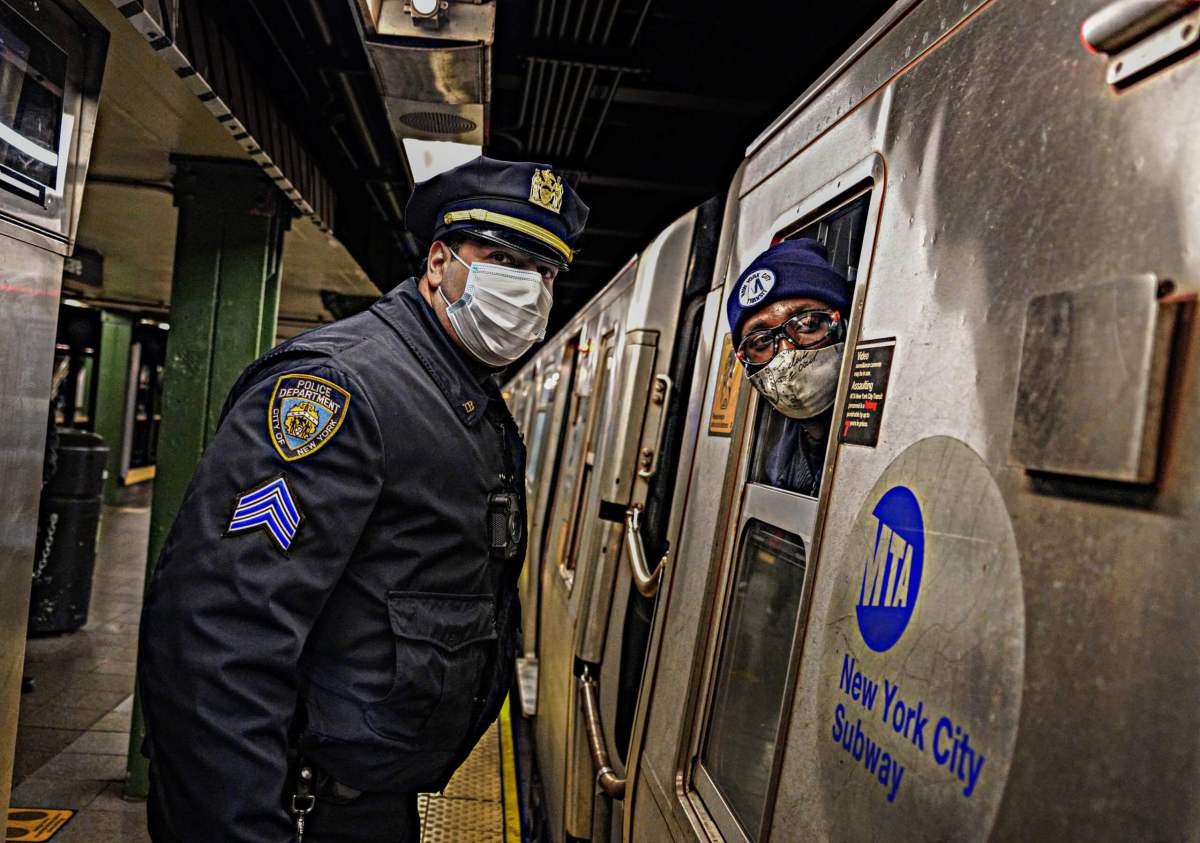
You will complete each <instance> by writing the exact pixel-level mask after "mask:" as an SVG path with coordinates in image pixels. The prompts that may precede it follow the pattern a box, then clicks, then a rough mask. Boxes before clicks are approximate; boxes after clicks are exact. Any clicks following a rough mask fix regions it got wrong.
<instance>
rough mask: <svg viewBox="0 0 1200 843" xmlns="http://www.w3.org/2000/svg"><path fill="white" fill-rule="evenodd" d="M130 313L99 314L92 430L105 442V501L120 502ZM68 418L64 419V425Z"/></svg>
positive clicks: (130, 330)
mask: <svg viewBox="0 0 1200 843" xmlns="http://www.w3.org/2000/svg"><path fill="white" fill-rule="evenodd" d="M132 337H133V317H131V316H126V315H125V314H124V313H112V312H110V311H107V310H106V311H103V312H102V313H101V314H100V379H99V381H98V382H97V384H96V418H95V420H94V422H93V425H94V430H95V431H96V432H97V433H99V434H100V435H101V436H103V437H104V443H105V444H106V445H108V479H107V480H106V481H104V502H105V503H108V504H115V503H119V495H120V492H121V449H122V447H123V445H124V442H125V411H126V404H127V403H128V398H129V346H130V342H131V340H132ZM70 425H71V420H70V419H68V420H67V426H68V427H69V426H70Z"/></svg>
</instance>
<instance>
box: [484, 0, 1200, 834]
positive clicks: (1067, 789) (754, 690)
mask: <svg viewBox="0 0 1200 843" xmlns="http://www.w3.org/2000/svg"><path fill="white" fill-rule="evenodd" d="M1198 25H1200V10H1197V7H1196V6H1195V5H1194V3H1187V2H1182V3H1181V2H1174V3H1173V2H1169V0H1167V2H1154V0H1150V1H1149V2H1126V1H1125V0H1122V2H1116V3H1111V2H1098V1H1097V0H1057V2H1054V0H1045V2H1042V1H1041V0H1039V2H1031V1H1030V0H990V1H989V2H979V0H967V2H964V0H921V2H908V1H906V2H900V3H897V4H896V6H895V7H893V8H892V10H891V11H890V12H889V13H888V14H887V15H886V16H885V17H884V18H883V19H882V20H880V21H879V22H878V24H877V25H876V26H875V27H874V28H873V29H872V30H871V31H870V32H868V33H866V34H865V35H864V36H863V38H862V39H861V40H860V41H859V42H858V43H857V44H856V45H855V46H854V47H853V48H852V49H851V50H850V51H849V52H848V53H847V54H846V55H845V56H843V58H842V59H840V60H839V61H838V62H837V64H836V65H835V66H834V67H832V68H831V69H830V71H829V72H828V73H827V74H826V75H825V76H824V77H823V78H822V79H821V80H819V81H818V82H817V83H816V84H815V85H814V86H813V87H812V88H811V89H810V90H809V91H808V92H806V93H805V94H804V95H803V96H802V97H801V99H800V100H799V101H798V102H797V103H796V104H795V105H794V106H793V107H792V108H790V109H789V110H788V111H787V112H786V113H785V114H784V115H783V116H781V117H780V118H779V120H778V121H776V123H775V124H774V125H772V126H771V127H770V128H769V129H768V131H766V132H765V133H764V134H763V135H762V136H761V138H760V139H759V140H758V141H756V142H755V143H754V144H753V145H752V146H751V148H750V149H749V150H748V153H747V157H746V160H745V162H744V163H743V165H742V166H741V168H740V169H739V171H738V173H737V175H736V177H735V179H734V181H733V184H732V185H731V187H730V189H729V191H728V195H727V197H725V199H724V202H723V203H721V204H718V203H717V202H716V201H714V202H711V203H709V204H707V205H704V206H701V207H700V208H698V209H696V210H694V211H693V212H691V213H689V214H687V215H685V216H684V217H682V218H681V219H680V220H678V221H677V222H675V223H674V224H673V225H672V226H670V227H669V228H668V229H667V230H666V231H665V232H663V233H662V234H661V235H660V236H659V237H658V238H657V239H656V240H654V241H653V242H652V243H651V244H650V245H649V246H648V247H647V248H646V249H645V251H644V252H643V253H641V254H640V255H639V256H638V257H637V258H635V259H634V260H632V261H631V262H630V263H629V265H628V266H627V267H626V268H625V269H624V270H623V271H622V272H621V273H620V274H619V275H618V276H617V278H615V279H614V280H613V282H612V283H611V284H610V285H609V286H608V287H607V288H606V289H605V290H604V291H602V292H601V293H600V294H599V295H598V296H597V297H596V298H595V299H594V300H593V301H592V302H591V303H590V305H589V306H588V307H587V308H585V310H584V311H583V312H581V313H580V314H579V315H578V316H577V317H576V318H575V319H574V321H573V322H572V323H571V324H570V325H569V326H568V327H567V328H566V329H564V330H563V331H562V332H561V333H559V334H558V335H557V336H556V337H555V338H553V339H552V340H551V341H550V342H548V343H547V344H546V346H545V347H544V348H543V349H542V350H541V351H540V352H539V354H538V355H537V357H536V358H535V359H534V360H532V361H531V362H530V363H529V364H528V365H526V366H525V367H524V368H523V369H521V371H519V372H518V373H516V375H515V376H514V377H513V378H512V379H511V380H510V381H509V383H508V384H507V386H506V389H507V392H508V393H509V395H510V396H511V397H510V403H511V406H512V408H513V411H514V415H515V416H516V417H517V420H518V423H519V424H520V425H521V426H522V429H523V431H524V435H525V438H526V442H527V445H528V448H529V455H530V461H529V488H528V491H529V495H530V503H531V506H530V524H529V527H530V536H531V542H530V544H531V551H530V558H529V559H528V561H527V565H526V571H525V576H524V580H523V584H522V591H523V600H524V605H525V610H526V621H525V641H524V644H525V650H526V655H525V658H524V659H522V661H521V665H520V670H521V674H522V689H521V690H522V693H521V697H522V699H521V701H522V705H523V707H524V710H525V713H526V715H527V716H528V717H529V718H530V722H531V724H532V732H533V736H534V741H533V743H534V745H535V747H536V760H537V767H538V770H539V773H540V777H541V781H542V790H543V791H544V798H545V805H544V809H545V815H546V818H547V820H548V822H547V831H548V837H549V838H550V839H552V840H555V841H560V840H564V839H571V838H589V839H597V840H608V839H612V840H615V839H622V838H623V839H626V840H637V841H660V840H692V839H725V840H775V841H785V840H786V841H790V840H870V839H884V838H886V839H898V840H984V839H994V840H1012V839H1020V840H1031V839H1038V840H1040V839H1095V840H1131V839H1139V840H1183V839H1195V838H1197V837H1198V836H1200V813H1198V809H1197V807H1196V806H1197V802H1196V800H1195V799H1194V793H1195V785H1194V782H1195V777H1196V775H1197V772H1198V767H1200V724H1198V722H1197V719H1198V718H1200V714H1198V713H1197V708H1196V706H1195V705H1194V701H1195V700H1196V699H1197V697H1198V696H1200V659H1197V650H1198V647H1200V612H1197V611H1196V607H1197V605H1198V597H1200V595H1198V594H1197V584H1196V583H1197V581H1198V580H1197V577H1196V574H1195V571H1194V568H1195V566H1196V564H1197V563H1198V562H1200V551H1198V550H1197V548H1196V539H1195V534H1196V529H1197V527H1198V526H1200V497H1198V496H1197V495H1196V494H1195V490H1196V488H1197V487H1198V485H1200V459H1197V456H1196V455H1197V454H1198V453H1200V416H1198V413H1197V410H1198V409H1200V408H1198V407H1197V400H1196V394H1197V391H1196V383H1195V367H1196V363H1197V359H1196V358H1197V338H1196V337H1195V335H1194V330H1193V327H1192V321H1193V315H1194V301H1195V294H1196V290H1197V285H1198V284H1200V190H1198V187H1200V163H1198V162H1200V138H1198V136H1197V133H1196V131H1195V128H1196V127H1197V126H1198V125H1200V95H1198V92H1200V59H1197V58H1195V57H1194V54H1193V53H1192V52H1190V50H1189V49H1188V45H1189V44H1193V43H1194V40H1195V34H1196V27H1197V26H1198ZM1081 26H1082V27H1083V29H1082V33H1083V40H1084V41H1085V42H1087V44H1088V45H1090V47H1091V52H1089V50H1088V49H1085V45H1084V44H1083V43H1081ZM1189 39H1191V40H1190V41H1189ZM800 234H803V235H805V236H816V237H819V238H821V239H823V240H825V241H826V242H827V245H828V246H829V249H830V252H831V256H832V258H833V260H834V262H835V263H836V264H837V265H838V266H839V268H841V269H842V271H843V272H845V273H846V274H847V276H848V277H849V278H850V279H851V280H852V281H853V283H854V298H853V310H852V315H851V320H850V326H849V336H848V338H847V344H846V353H845V355H844V361H843V368H842V372H841V382H840V386H839V390H838V397H837V400H836V403H835V413H834V418H835V420H836V421H837V429H836V430H834V431H832V432H831V436H830V440H829V442H828V446H827V453H826V463H825V465H826V468H825V477H824V480H823V484H822V489H821V493H820V495H819V497H817V498H811V497H806V496H802V495H798V494H794V493H792V492H788V491H786V490H782V489H778V488H774V487H772V486H771V485H769V483H767V482H764V479H763V474H762V472H761V468H760V466H761V462H762V454H763V453H764V449H765V448H766V447H768V444H769V442H770V439H771V437H772V436H774V435H776V433H775V431H776V430H777V419H776V418H775V416H774V413H773V411H771V410H770V408H769V407H767V406H766V405H765V402H763V401H760V400H759V399H758V397H757V396H756V395H755V394H754V391H753V390H752V389H751V388H749V386H748V385H747V384H745V383H744V381H743V379H742V377H741V373H740V371H739V366H738V365H737V364H736V362H735V360H734V358H733V356H732V354H731V350H730V344H729V328H728V325H727V323H726V320H725V316H724V301H725V299H726V297H727V295H728V294H729V291H730V290H731V289H732V285H733V283H734V282H735V280H736V279H737V277H738V275H739V272H740V271H741V269H742V268H743V267H745V266H746V265H747V264H748V263H749V262H750V261H751V260H752V259H753V257H754V256H755V255H756V254H758V253H759V252H760V251H761V250H762V249H763V248H765V247H766V246H767V245H768V244H770V243H771V242H773V241H775V240H778V239H780V238H785V237H791V236H797V235H800ZM647 560H648V561H647ZM660 560H661V561H660Z"/></svg>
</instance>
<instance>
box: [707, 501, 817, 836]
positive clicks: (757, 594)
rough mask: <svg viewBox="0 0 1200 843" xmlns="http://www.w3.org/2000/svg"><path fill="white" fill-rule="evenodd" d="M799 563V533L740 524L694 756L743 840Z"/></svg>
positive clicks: (791, 622)
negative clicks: (704, 721) (729, 596)
mask: <svg viewBox="0 0 1200 843" xmlns="http://www.w3.org/2000/svg"><path fill="white" fill-rule="evenodd" d="M804 567H805V547H804V541H803V540H802V539H801V538H800V537H799V536H795V535H792V534H790V533H786V532H784V531H783V530H780V529H778V528H776V527H772V526H770V525H769V524H766V523H764V522H762V521H755V520H751V521H749V522H747V524H746V529H745V531H744V532H743V538H742V544H741V552H740V554H739V556H738V563H737V585H736V587H735V589H734V592H733V602H732V605H731V606H730V611H729V620H728V626H727V627H726V636H725V645H724V648H723V651H722V653H721V658H720V662H719V664H718V667H717V673H716V683H715V686H714V687H715V692H714V698H713V699H714V702H713V707H712V713H711V717H710V720H709V726H708V731H707V734H706V737H705V742H704V748H703V750H702V754H701V757H702V761H703V764H704V769H705V771H706V772H707V773H708V775H709V776H710V777H711V778H712V779H713V781H714V783H715V784H716V786H717V788H718V789H719V790H720V792H721V794H722V795H723V796H724V798H725V801H726V802H727V804H728V805H729V807H730V809H731V810H732V811H733V813H734V815H735V816H736V817H737V820H738V822H739V823H740V824H741V826H742V828H743V829H744V830H745V832H746V834H747V835H748V836H749V837H750V838H751V839H758V837H759V835H760V834H761V831H762V824H763V819H764V810H765V808H766V798H767V791H768V785H769V782H770V778H771V769H772V766H773V764H774V759H775V750H776V739H777V737H778V732H779V722H780V718H781V716H782V713H783V705H784V694H785V691H786V678H787V668H788V662H789V660H790V658H791V643H792V632H793V630H794V628H795V619H796V612H797V611H798V610H799V606H800V596H801V592H802V590H803V585H804Z"/></svg>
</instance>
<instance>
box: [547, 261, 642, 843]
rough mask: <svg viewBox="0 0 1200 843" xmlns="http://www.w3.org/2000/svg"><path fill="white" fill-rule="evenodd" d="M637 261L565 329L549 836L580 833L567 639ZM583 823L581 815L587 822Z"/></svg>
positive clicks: (550, 583) (554, 522)
mask: <svg viewBox="0 0 1200 843" xmlns="http://www.w3.org/2000/svg"><path fill="white" fill-rule="evenodd" d="M636 267H637V264H636V262H633V263H631V264H630V265H629V266H628V267H627V268H626V269H625V270H624V271H623V272H622V274H621V275H620V276H618V278H617V279H616V280H615V281H614V282H613V283H612V285H611V286H610V288H609V291H608V292H607V293H606V294H604V295H603V297H602V300H601V305H600V306H599V307H597V308H594V309H592V308H589V310H587V311H585V313H584V315H583V317H582V318H581V319H580V320H579V321H578V322H577V323H576V324H575V325H573V326H572V327H571V328H570V329H569V331H568V334H567V336H568V340H567V342H566V344H565V345H564V346H563V352H562V359H563V361H564V365H568V366H569V367H570V371H571V372H572V378H571V383H570V384H569V386H568V388H567V390H566V393H565V397H564V404H563V416H562V428H561V434H560V436H559V441H558V453H557V455H556V459H555V461H554V462H555V466H554V470H553V475H554V476H553V478H552V479H551V481H550V483H551V485H550V486H549V487H548V494H547V497H546V501H545V507H544V512H545V520H544V522H543V524H542V525H541V531H540V534H538V535H537V536H536V537H537V538H538V540H540V542H541V548H540V553H539V571H538V573H539V576H540V578H541V597H540V605H539V623H540V628H539V638H538V652H537V657H538V662H539V663H538V697H539V703H538V717H537V718H536V720H535V723H534V728H535V735H536V746H537V754H538V769H539V771H540V773H541V776H542V780H543V783H544V790H545V797H546V804H547V812H548V814H549V816H550V817H551V818H552V819H553V821H552V823H551V829H552V833H554V834H555V835H558V834H561V833H562V829H563V828H564V827H565V828H566V830H567V833H570V834H573V835H575V836H586V834H583V835H581V834H579V833H578V829H579V820H578V815H577V814H573V813H572V812H573V811H574V810H575V809H576V808H577V807H578V806H577V801H576V800H574V799H573V798H571V796H570V793H571V788H572V785H573V780H572V778H571V775H570V772H569V769H568V767H567V764H566V759H567V758H568V756H569V737H568V736H569V735H570V730H571V726H572V723H573V720H574V718H573V715H572V712H571V701H572V699H573V695H572V689H571V684H570V683H571V677H572V675H573V665H574V658H573V656H574V654H573V652H572V641H573V639H574V630H575V627H576V623H577V621H578V618H579V616H580V605H581V599H580V597H581V594H582V593H583V589H581V588H580V587H579V582H580V578H581V577H582V576H583V575H585V573H586V566H585V565H583V564H581V563H582V562H583V557H582V555H581V548H582V546H583V545H582V543H583V540H584V529H583V528H584V527H585V523H586V522H585V512H586V509H587V507H586V502H587V501H588V500H589V499H590V498H591V490H592V488H593V485H594V482H595V481H594V478H595V471H596V468H597V467H598V465H600V461H601V460H602V459H603V455H602V452H601V446H602V443H603V440H604V437H603V436H602V434H603V432H604V431H605V430H606V429H607V428H608V421H607V420H608V417H609V414H610V413H611V412H612V408H613V406H614V400H613V390H614V388H615V387H616V386H617V384H618V372H619V367H618V366H617V361H618V360H619V359H620V353H621V349H620V346H621V335H620V332H619V327H620V326H621V325H623V324H624V320H625V314H626V312H627V310H628V307H629V298H630V295H629V293H630V290H631V288H632V280H633V277H634V274H635V273H636ZM584 822H585V823H586V819H585V820H584Z"/></svg>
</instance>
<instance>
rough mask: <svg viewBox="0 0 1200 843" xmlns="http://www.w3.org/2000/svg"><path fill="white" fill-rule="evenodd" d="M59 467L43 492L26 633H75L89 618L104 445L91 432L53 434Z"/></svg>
mask: <svg viewBox="0 0 1200 843" xmlns="http://www.w3.org/2000/svg"><path fill="white" fill-rule="evenodd" d="M56 451H57V454H58V465H57V468H56V470H55V472H54V476H53V477H51V478H50V482H49V483H47V484H46V486H45V487H44V488H43V489H42V499H41V506H40V508H39V511H38V531H37V545H36V547H35V550H34V557H33V592H32V594H31V595H30V600H29V634H30V635H51V634H56V633H62V632H74V631H75V630H77V629H79V628H80V627H81V626H83V625H84V624H85V623H87V618H88V603H89V602H90V601H91V598H92V572H93V570H94V569H95V566H96V534H97V531H98V529H99V526H100V510H101V500H102V498H101V495H102V492H103V490H104V471H105V466H106V465H107V464H108V447H107V446H106V445H105V444H104V439H103V438H102V437H100V436H98V435H97V434H95V433H88V432H87V431H84V430H74V429H71V428H60V429H59V430H58V447H57V449H56Z"/></svg>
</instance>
